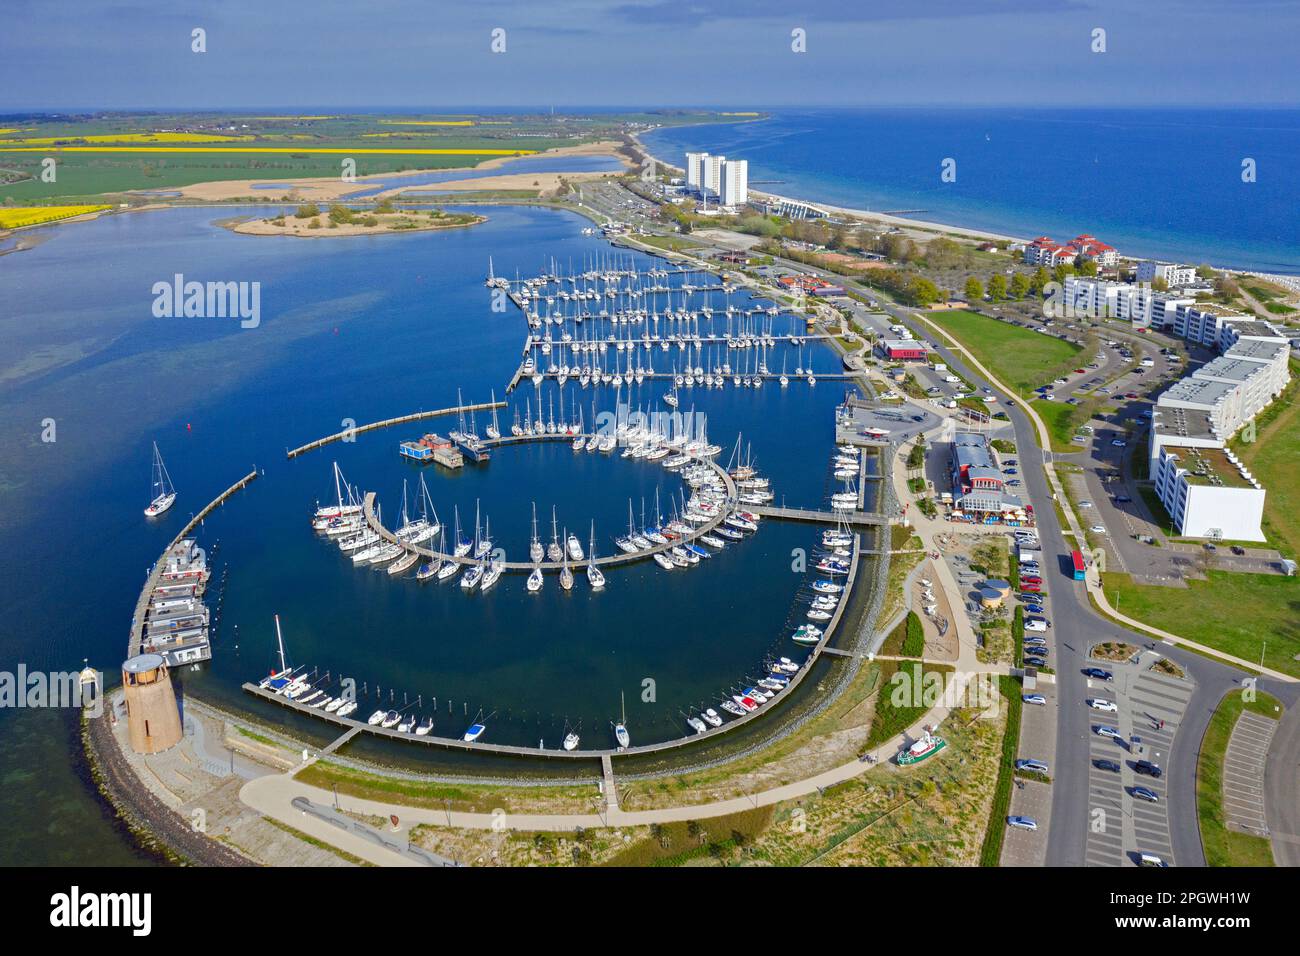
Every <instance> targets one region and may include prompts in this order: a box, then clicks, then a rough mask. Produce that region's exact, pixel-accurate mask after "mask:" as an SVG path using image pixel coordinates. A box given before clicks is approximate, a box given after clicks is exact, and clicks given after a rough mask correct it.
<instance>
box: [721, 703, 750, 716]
mask: <svg viewBox="0 0 1300 956" xmlns="http://www.w3.org/2000/svg"><path fill="white" fill-rule="evenodd" d="M719 706H720V707H721V708H722V709H723V710H725V711H726V712H727V713H729V714H734V715H735V716H737V717H744V716H745V708H743V707H741V706H740V705H739V704H737V703H736V702H735V701H733V700H724V701H723V702H722V703H721V704H720V705H719Z"/></svg>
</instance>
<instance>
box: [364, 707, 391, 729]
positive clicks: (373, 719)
mask: <svg viewBox="0 0 1300 956" xmlns="http://www.w3.org/2000/svg"><path fill="white" fill-rule="evenodd" d="M387 716H388V711H386V710H377V711H375V712H374V713H373V714H371V715H370V719H369V720H368V721H366V723H368V724H369V725H370V726H371V727H378V726H379V723H380V721H382V720H383V719H384V718H385V717H387Z"/></svg>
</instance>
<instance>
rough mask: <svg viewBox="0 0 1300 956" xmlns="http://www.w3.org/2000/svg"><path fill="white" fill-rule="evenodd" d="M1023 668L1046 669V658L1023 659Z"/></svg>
mask: <svg viewBox="0 0 1300 956" xmlns="http://www.w3.org/2000/svg"><path fill="white" fill-rule="evenodd" d="M1025 666H1026V667H1037V668H1043V667H1046V666H1047V658H1045V657H1026V658H1025Z"/></svg>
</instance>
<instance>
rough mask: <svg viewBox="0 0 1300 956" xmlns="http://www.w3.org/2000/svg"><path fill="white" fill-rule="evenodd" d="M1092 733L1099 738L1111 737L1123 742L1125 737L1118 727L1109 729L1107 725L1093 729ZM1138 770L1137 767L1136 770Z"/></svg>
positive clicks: (1099, 725) (1100, 725)
mask: <svg viewBox="0 0 1300 956" xmlns="http://www.w3.org/2000/svg"><path fill="white" fill-rule="evenodd" d="M1092 732H1093V733H1095V734H1096V735H1097V736H1098V737H1109V738H1110V739H1111V740H1123V739H1124V735H1123V734H1121V733H1120V732H1119V729H1118V728H1116V727H1107V726H1106V725H1105V724H1098V725H1096V726H1095V727H1093V728H1092ZM1134 769H1136V767H1135V768H1134Z"/></svg>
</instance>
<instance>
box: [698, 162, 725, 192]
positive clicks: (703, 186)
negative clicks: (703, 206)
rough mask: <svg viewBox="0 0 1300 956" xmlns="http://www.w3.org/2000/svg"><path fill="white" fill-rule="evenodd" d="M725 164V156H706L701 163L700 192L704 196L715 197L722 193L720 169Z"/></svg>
mask: <svg viewBox="0 0 1300 956" xmlns="http://www.w3.org/2000/svg"><path fill="white" fill-rule="evenodd" d="M726 164H727V157H726V156H711V155H706V156H705V157H704V159H703V161H702V172H701V179H700V192H702V193H704V194H705V195H706V196H717V195H718V194H719V193H720V192H721V191H722V169H723V167H724V166H726Z"/></svg>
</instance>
